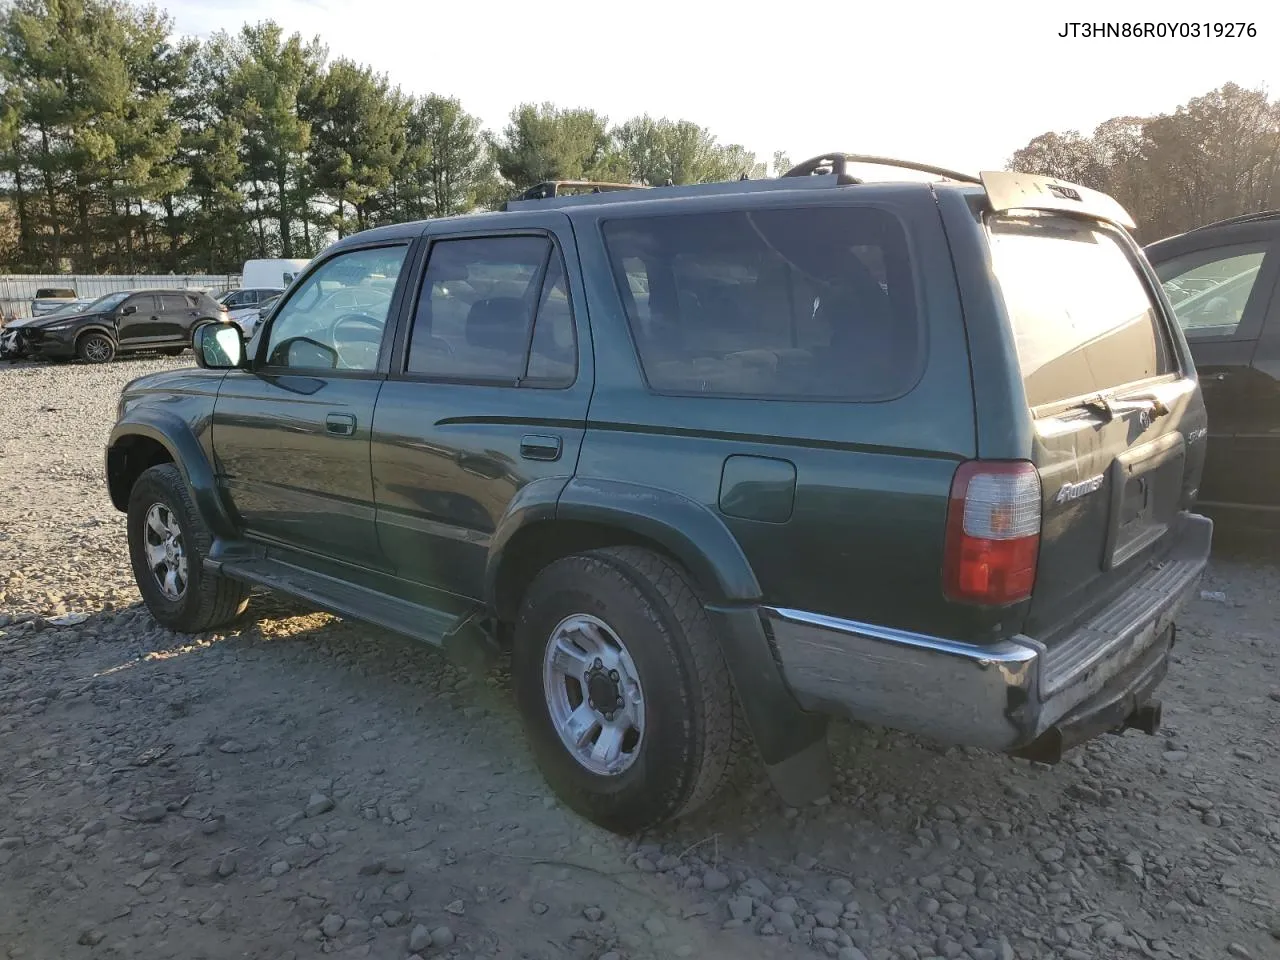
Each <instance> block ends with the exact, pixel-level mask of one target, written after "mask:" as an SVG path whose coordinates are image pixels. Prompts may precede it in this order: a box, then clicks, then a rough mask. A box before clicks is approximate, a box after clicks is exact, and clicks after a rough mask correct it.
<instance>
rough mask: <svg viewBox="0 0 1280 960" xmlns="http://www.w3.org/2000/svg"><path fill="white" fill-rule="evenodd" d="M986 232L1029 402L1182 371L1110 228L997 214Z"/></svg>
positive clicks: (1159, 315)
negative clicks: (1178, 367) (1011, 327)
mask: <svg viewBox="0 0 1280 960" xmlns="http://www.w3.org/2000/svg"><path fill="white" fill-rule="evenodd" d="M987 235H988V237H989V241H990V244H991V258H992V265H993V267H994V270H995V275H996V280H997V282H998V284H999V287H1000V291H1001V293H1002V294H1003V296H1004V300H1005V304H1006V306H1007V308H1008V312H1009V318H1010V321H1011V323H1012V325H1013V333H1014V339H1015V344H1016V348H1017V352H1018V361H1019V365H1020V367H1021V374H1022V379H1023V383H1024V386H1025V389H1026V394H1027V402H1028V403H1029V404H1030V406H1031V407H1033V408H1036V407H1041V406H1051V405H1053V404H1056V403H1059V402H1062V401H1068V400H1071V399H1074V398H1079V397H1088V396H1094V395H1097V394H1099V393H1107V392H1109V391H1113V390H1115V389H1116V388H1119V387H1124V386H1126V385H1129V384H1133V383H1138V382H1141V381H1145V380H1151V379H1154V378H1158V377H1163V376H1165V375H1167V374H1171V373H1174V372H1176V370H1177V360H1176V354H1175V352H1174V349H1173V345H1172V342H1171V340H1170V337H1169V333H1168V330H1167V329H1166V326H1165V324H1166V321H1165V319H1164V317H1163V312H1162V310H1161V307H1160V303H1159V301H1158V299H1156V298H1155V297H1154V296H1153V295H1152V291H1151V290H1150V289H1149V287H1148V285H1147V282H1146V280H1145V278H1144V276H1143V273H1142V270H1141V268H1140V266H1139V264H1138V262H1137V261H1136V260H1135V259H1134V256H1133V253H1132V252H1131V251H1130V250H1129V249H1128V248H1127V246H1126V245H1125V243H1124V241H1123V240H1122V239H1121V237H1119V236H1118V235H1117V233H1116V231H1115V229H1114V228H1112V227H1110V226H1107V225H1104V224H1101V223H1097V222H1093V221H1087V220H1081V219H1076V218H1071V217H1063V216H1027V217H1013V216H1001V217H992V218H990V219H989V220H988V221H987Z"/></svg>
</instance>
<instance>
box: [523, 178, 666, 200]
mask: <svg viewBox="0 0 1280 960" xmlns="http://www.w3.org/2000/svg"><path fill="white" fill-rule="evenodd" d="M647 189H648V188H647V187H645V186H644V185H643V184H639V183H609V182H606V181H603V180H545V181H543V182H542V183H539V184H535V185H534V186H532V187H530V188H529V189H528V190H526V191H525V192H524V193H522V194H520V196H518V197H516V199H517V200H549V199H550V198H552V197H561V196H565V195H566V193H568V194H570V195H572V193H604V192H605V191H607V190H647Z"/></svg>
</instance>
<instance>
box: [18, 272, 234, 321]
mask: <svg viewBox="0 0 1280 960" xmlns="http://www.w3.org/2000/svg"><path fill="white" fill-rule="evenodd" d="M239 283H240V277H239V276H237V275H234V274H225V275H211V274H194V273H193V274H185V275H178V274H172V273H165V274H145V273H140V274H133V275H130V276H125V275H123V274H120V275H104V276H90V275H78V274H65V273H64V274H44V275H35V274H22V275H18V274H9V275H0V311H3V313H4V316H5V317H27V316H30V315H31V301H32V300H34V299H35V296H36V291H37V290H40V289H43V288H49V287H57V288H59V289H62V288H69V289H72V290H74V291H75V292H76V296H77V297H84V298H86V299H87V298H90V297H101V296H104V295H106V294H108V293H115V292H116V291H117V290H149V289H154V288H163V289H167V290H174V289H178V290H203V291H206V292H208V293H213V294H215V295H216V294H218V293H220V292H222V291H223V290H228V289H231V288H233V287H236V286H238V285H239Z"/></svg>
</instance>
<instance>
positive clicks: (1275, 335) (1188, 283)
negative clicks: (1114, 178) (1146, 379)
mask: <svg viewBox="0 0 1280 960" xmlns="http://www.w3.org/2000/svg"><path fill="white" fill-rule="evenodd" d="M1146 252H1147V257H1148V259H1150V261H1151V263H1152V264H1153V265H1154V266H1155V268H1156V273H1157V274H1159V276H1160V279H1161V280H1162V281H1163V282H1164V289H1165V293H1166V294H1168V297H1169V300H1170V302H1171V303H1172V304H1173V311H1174V313H1175V314H1176V315H1177V318H1178V323H1179V324H1180V325H1181V326H1182V330H1183V334H1184V335H1185V336H1186V338H1187V342H1188V344H1190V346H1191V353H1192V356H1194V357H1195V361H1196V369H1197V371H1198V372H1199V375H1200V387H1201V389H1202V390H1203V391H1204V402H1205V405H1206V406H1207V407H1208V410H1209V453H1208V458H1207V460H1206V461H1205V466H1204V478H1203V479H1202V480H1201V482H1200V494H1199V497H1198V498H1197V499H1198V501H1199V502H1200V503H1201V504H1202V505H1203V506H1204V508H1205V510H1206V512H1211V514H1212V515H1213V516H1215V518H1219V519H1221V520H1222V521H1224V522H1231V523H1232V524H1233V525H1236V526H1240V527H1245V526H1248V527H1250V528H1256V527H1263V528H1268V529H1269V530H1272V531H1274V530H1275V529H1276V528H1278V527H1280V295H1277V287H1278V286H1280V211H1275V210H1273V211H1269V212H1264V213H1254V214H1248V215H1246V216H1242V217H1234V218H1232V219H1230V220H1223V221H1219V222H1218V223H1211V224H1208V225H1206V226H1203V227H1198V228H1197V229H1195V230H1191V231H1189V232H1188V233H1184V234H1181V235H1179V236H1176V237H1169V238H1167V239H1165V240H1161V241H1159V242H1157V243H1153V244H1151V245H1150V246H1148V247H1147V251H1146Z"/></svg>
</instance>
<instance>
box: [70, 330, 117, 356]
mask: <svg viewBox="0 0 1280 960" xmlns="http://www.w3.org/2000/svg"><path fill="white" fill-rule="evenodd" d="M115 355H116V342H115V341H114V340H112V339H111V338H110V337H109V336H107V335H106V334H105V333H86V334H85V335H84V336H82V337H81V338H80V339H79V340H77V341H76V356H78V357H79V358H80V359H81V360H83V361H84V362H85V363H109V362H110V361H111V360H112V358H113V357H115Z"/></svg>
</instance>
